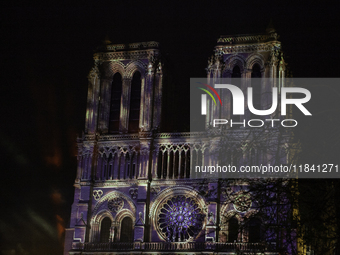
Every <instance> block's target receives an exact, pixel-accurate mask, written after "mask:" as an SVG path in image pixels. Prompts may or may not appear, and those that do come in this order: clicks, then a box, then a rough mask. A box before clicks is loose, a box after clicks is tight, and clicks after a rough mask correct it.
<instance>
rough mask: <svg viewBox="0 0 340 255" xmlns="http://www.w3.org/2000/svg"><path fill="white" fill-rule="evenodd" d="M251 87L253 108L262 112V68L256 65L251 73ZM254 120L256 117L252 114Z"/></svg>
mask: <svg viewBox="0 0 340 255" xmlns="http://www.w3.org/2000/svg"><path fill="white" fill-rule="evenodd" d="M251 86H252V88H253V106H254V108H255V109H257V110H261V67H260V65H259V64H255V65H254V66H253V69H252V73H251ZM252 118H255V115H254V114H252Z"/></svg>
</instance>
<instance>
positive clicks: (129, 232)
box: [120, 217, 133, 243]
mask: <svg viewBox="0 0 340 255" xmlns="http://www.w3.org/2000/svg"><path fill="white" fill-rule="evenodd" d="M120 229H121V230H120V232H121V234H120V241H121V242H125V243H132V242H133V223H132V219H131V218H130V217H125V218H124V219H123V220H122V224H121V227H120Z"/></svg>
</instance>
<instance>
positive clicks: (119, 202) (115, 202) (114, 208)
mask: <svg viewBox="0 0 340 255" xmlns="http://www.w3.org/2000/svg"><path fill="white" fill-rule="evenodd" d="M123 206H124V200H123V199H121V198H120V197H115V198H112V199H110V200H109V201H108V202H107V207H108V208H109V210H110V211H111V212H119V211H120V210H121V209H122V208H123Z"/></svg>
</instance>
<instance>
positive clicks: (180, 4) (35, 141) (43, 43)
mask: <svg viewBox="0 0 340 255" xmlns="http://www.w3.org/2000/svg"><path fill="white" fill-rule="evenodd" d="M338 10H339V8H338V6H334V5H331V4H328V3H327V2H325V1H321V2H320V3H318V4H315V3H312V2H309V3H308V4H307V5H306V4H303V3H302V1H114V0H111V1H93V2H89V1H79V2H78V3H76V2H72V3H69V2H67V1H53V2H52V1H51V2H48V1H43V2H40V3H39V2H35V1H30V2H26V3H24V2H15V1H13V2H11V3H10V2H7V3H5V4H4V3H3V4H2V6H1V9H0V20H1V23H0V25H1V28H0V29H1V55H0V56H1V61H0V63H1V73H2V75H1V81H0V82H1V86H0V91H1V93H0V97H1V102H2V107H1V108H0V114H1V115H0V116H1V125H0V136H1V139H0V152H1V156H2V157H1V163H2V164H1V168H0V169H1V173H2V174H3V175H2V176H3V177H2V185H1V186H0V191H1V201H2V206H1V218H0V247H1V248H0V251H1V252H2V253H3V254H7V253H6V251H7V252H9V251H11V250H15V251H16V253H15V254H52V255H53V254H61V253H62V250H63V248H62V243H63V228H64V227H65V226H67V224H68V221H69V216H70V210H71V204H72V199H73V197H72V196H73V186H72V184H73V182H74V178H75V173H76V158H75V155H76V144H75V140H76V137H77V134H81V132H82V130H83V129H84V119H85V106H86V93H87V74H88V72H89V70H90V68H91V67H92V64H93V59H92V55H93V52H94V50H95V49H96V47H97V46H99V45H100V44H101V43H102V41H103V40H104V38H105V37H106V36H108V37H109V39H110V40H111V41H112V42H113V43H129V42H140V41H151V40H154V41H158V42H160V43H161V47H162V48H161V50H162V54H163V56H164V58H165V59H166V61H167V63H168V66H169V70H170V71H171V72H172V76H173V77H174V78H173V80H174V86H175V87H176V88H178V89H181V88H183V86H188V85H189V78H190V77H204V76H205V67H206V65H207V59H208V57H209V56H210V55H211V54H212V53H213V47H214V46H215V45H216V40H217V38H218V37H219V36H220V35H230V34H244V33H261V32H264V31H265V29H266V26H267V25H268V23H269V21H270V19H272V20H273V23H274V26H275V28H276V30H277V32H278V33H279V35H280V36H281V37H280V40H281V42H282V44H283V50H284V52H285V55H286V62H288V63H289V69H290V70H291V72H292V73H293V75H294V77H339V70H340V65H339V60H338V59H339V53H340V51H339V46H338V42H339V25H340V22H339V15H338ZM324 103H327V100H325V102H324ZM11 254H12V253H11ZM13 254H14V253H13Z"/></svg>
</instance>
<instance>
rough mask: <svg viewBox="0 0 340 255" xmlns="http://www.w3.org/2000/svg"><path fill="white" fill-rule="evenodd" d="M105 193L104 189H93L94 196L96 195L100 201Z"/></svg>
mask: <svg viewBox="0 0 340 255" xmlns="http://www.w3.org/2000/svg"><path fill="white" fill-rule="evenodd" d="M102 195H103V191H102V190H100V189H99V190H94V191H93V197H94V200H96V201H98V200H99V199H100V198H101V197H102Z"/></svg>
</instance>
